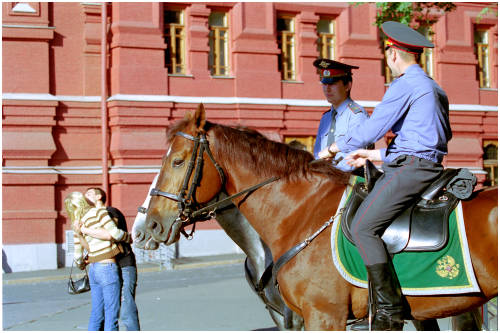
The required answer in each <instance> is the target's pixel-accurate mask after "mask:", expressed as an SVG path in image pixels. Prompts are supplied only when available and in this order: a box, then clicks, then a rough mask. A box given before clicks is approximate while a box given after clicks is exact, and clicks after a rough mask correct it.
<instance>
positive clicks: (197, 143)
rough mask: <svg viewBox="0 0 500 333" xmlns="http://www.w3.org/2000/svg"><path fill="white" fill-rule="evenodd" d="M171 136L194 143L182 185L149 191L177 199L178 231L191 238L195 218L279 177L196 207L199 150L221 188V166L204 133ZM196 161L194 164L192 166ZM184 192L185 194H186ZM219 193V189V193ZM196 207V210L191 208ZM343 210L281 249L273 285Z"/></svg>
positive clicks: (213, 213) (211, 213)
mask: <svg viewBox="0 0 500 333" xmlns="http://www.w3.org/2000/svg"><path fill="white" fill-rule="evenodd" d="M175 135H177V136H180V137H183V138H185V139H187V140H191V141H193V142H194V148H193V153H192V155H191V159H190V161H189V164H188V168H187V170H186V175H185V177H184V180H183V184H182V187H181V190H180V191H179V194H177V195H176V194H174V193H169V192H165V191H161V190H159V189H157V188H153V189H152V190H151V192H150V195H151V196H162V197H165V198H167V199H170V200H174V201H177V204H178V208H179V216H178V217H177V219H176V220H180V221H181V222H182V227H181V233H182V234H183V235H184V236H185V237H186V238H188V239H190V238H192V236H193V233H194V231H195V228H196V222H198V221H205V220H209V219H212V218H215V217H216V211H217V210H218V209H220V208H221V207H222V206H223V205H225V204H227V203H228V202H231V200H233V199H234V198H237V197H239V196H242V195H243V194H246V193H251V192H253V191H255V190H257V189H259V188H261V187H263V186H265V185H267V184H270V183H272V182H274V181H276V180H278V179H279V178H280V177H277V176H274V177H271V178H268V179H266V180H265V181H263V182H261V183H258V184H256V185H253V186H251V187H249V188H246V189H244V190H242V191H240V192H238V193H235V194H233V195H230V196H228V197H226V198H224V199H222V200H219V201H217V202H215V203H213V204H210V205H208V206H205V207H202V208H198V207H199V204H198V203H197V202H196V200H195V198H194V193H195V191H196V187H197V186H198V185H199V184H200V180H201V177H202V168H203V166H202V163H203V153H204V152H206V153H207V155H208V157H209V158H210V161H211V162H212V163H213V165H214V167H215V168H216V170H217V172H218V173H219V176H220V179H221V188H222V189H223V188H224V185H225V181H226V176H225V174H224V170H223V169H222V168H221V166H220V165H219V164H218V163H217V162H216V161H215V159H214V157H213V154H212V152H211V150H210V146H209V144H208V140H207V137H206V134H205V133H203V132H200V133H198V136H196V137H194V136H192V135H189V134H186V133H184V132H177V133H176V134H175ZM318 162H319V161H318V160H313V161H311V162H309V163H310V164H314V163H318ZM195 163H196V165H195ZM193 170H194V177H193V181H192V182H191V185H189V179H190V178H191V175H192V174H193ZM186 191H187V193H186ZM219 193H220V192H219ZM195 208H196V209H195ZM342 212H343V209H340V210H339V212H338V213H337V214H335V215H334V216H331V217H330V219H329V220H328V221H326V222H325V223H324V224H323V225H322V226H321V227H320V228H319V229H318V230H316V232H314V233H313V234H312V235H311V236H309V237H307V238H306V239H305V240H304V241H303V242H301V243H299V244H297V245H296V246H294V247H292V248H291V249H290V250H288V251H287V252H285V253H284V254H283V255H282V256H281V257H280V258H278V260H277V261H276V264H274V265H273V268H272V279H273V284H274V285H276V284H277V275H278V272H279V270H280V269H281V268H282V267H283V266H284V265H285V264H286V263H288V262H289V261H290V260H291V259H292V258H293V257H295V256H296V255H297V254H298V253H299V252H300V251H302V250H303V249H305V248H306V247H307V246H308V245H309V244H310V243H311V242H312V241H313V240H314V239H315V238H316V237H317V236H318V235H319V234H320V233H322V232H323V231H324V230H325V229H326V228H328V227H329V226H330V225H331V224H332V223H333V222H334V220H335V219H336V218H337V216H339V215H340V214H342ZM190 224H193V228H192V229H191V232H190V233H189V234H187V233H186V232H185V230H184V227H185V226H188V225H190Z"/></svg>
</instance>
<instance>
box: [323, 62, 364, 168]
mask: <svg viewBox="0 0 500 333" xmlns="http://www.w3.org/2000/svg"><path fill="white" fill-rule="evenodd" d="M313 65H314V66H315V67H316V68H317V69H318V70H319V76H320V82H321V83H322V87H323V93H324V95H325V98H326V99H327V101H328V102H329V103H330V104H331V105H332V106H331V107H330V110H328V111H327V112H325V113H324V114H323V116H322V117H321V120H320V122H319V127H318V134H317V135H316V142H315V143H314V157H315V158H318V153H319V152H320V151H321V150H323V149H324V148H325V147H326V146H327V145H330V144H332V143H333V142H335V141H338V140H339V139H340V138H341V137H343V136H345V134H346V133H347V130H348V129H349V128H350V127H356V126H357V125H358V124H360V123H361V122H363V121H365V120H366V119H368V113H367V112H366V111H365V110H364V109H363V107H362V106H360V105H359V104H357V103H355V102H354V101H353V100H352V99H351V97H350V95H351V87H352V72H351V70H352V69H357V68H359V67H357V66H351V65H347V64H343V63H341V62H338V61H334V60H330V59H317V60H316V61H314V63H313ZM346 155H347V154H346V153H345V152H339V153H338V154H336V155H335V158H334V159H333V164H334V165H335V167H336V168H338V169H340V170H342V171H345V172H350V171H352V170H354V169H355V167H354V166H352V165H349V164H347V161H346V160H344V157H345V156H346Z"/></svg>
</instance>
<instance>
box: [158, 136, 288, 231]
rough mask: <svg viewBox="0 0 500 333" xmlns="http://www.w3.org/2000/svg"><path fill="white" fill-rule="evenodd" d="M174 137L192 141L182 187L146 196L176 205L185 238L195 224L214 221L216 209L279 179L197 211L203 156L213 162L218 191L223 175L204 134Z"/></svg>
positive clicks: (222, 185)
mask: <svg viewBox="0 0 500 333" xmlns="http://www.w3.org/2000/svg"><path fill="white" fill-rule="evenodd" d="M175 135H177V136H180V137H183V138H185V139H187V140H191V141H193V142H194V147H193V153H192V155H191V159H190V160H189V164H188V167H187V169H186V175H185V176H184V180H183V183H182V187H181V189H180V191H179V193H178V194H175V193H170V192H165V191H162V190H160V189H158V188H156V187H155V188H153V189H151V192H150V195H151V196H162V197H165V198H167V199H170V200H173V201H176V202H177V206H178V210H179V216H178V217H177V220H180V221H181V222H182V228H181V233H182V234H183V235H184V236H185V237H186V238H192V235H193V233H194V231H195V228H196V222H199V221H206V220H209V219H212V218H215V217H216V211H217V210H218V209H220V208H221V207H222V206H223V205H225V204H227V203H228V202H230V201H231V200H232V199H234V198H237V197H239V196H241V195H243V194H246V193H250V192H253V191H255V190H257V189H259V188H261V187H262V186H265V185H267V184H269V183H272V182H274V181H276V180H278V179H279V177H276V176H275V177H271V178H268V179H266V180H265V181H263V182H261V183H258V184H256V185H253V186H251V187H249V188H247V189H244V190H242V191H240V192H238V193H236V194H233V195H231V196H228V197H226V198H224V199H222V200H219V201H217V202H215V203H213V204H210V205H208V206H205V207H202V208H198V207H199V206H200V205H199V204H198V203H197V202H196V199H195V197H194V195H195V191H196V187H198V186H199V184H200V180H201V177H202V168H203V165H202V164H203V153H207V155H208V157H209V158H210V161H211V162H212V163H213V165H214V167H215V169H216V170H217V172H218V173H219V177H220V179H221V188H224V185H225V181H226V176H225V174H224V170H223V169H222V168H221V166H220V165H219V164H218V163H217V162H216V161H215V159H214V157H213V154H212V151H211V150H210V146H209V144H208V140H207V137H206V134H205V133H199V134H198V135H197V136H196V137H195V136H192V135H189V134H186V133H184V132H177V133H175ZM193 171H194V176H193V180H192V182H191V185H190V184H189V179H190V178H191V175H192V174H193ZM219 193H220V192H219ZM191 224H193V228H192V229H191V232H190V233H189V234H187V233H186V232H185V231H184V227H185V226H188V225H191Z"/></svg>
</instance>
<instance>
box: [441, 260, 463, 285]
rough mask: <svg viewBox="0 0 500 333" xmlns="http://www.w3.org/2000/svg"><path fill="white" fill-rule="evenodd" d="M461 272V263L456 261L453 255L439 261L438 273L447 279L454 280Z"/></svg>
mask: <svg viewBox="0 0 500 333" xmlns="http://www.w3.org/2000/svg"><path fill="white" fill-rule="evenodd" d="M459 272H460V265H459V264H456V263H455V259H454V258H453V257H452V256H444V257H443V258H441V259H439V260H438V262H437V267H436V273H437V274H438V275H439V276H440V277H442V278H445V279H450V280H453V279H454V278H456V277H457V276H458V273H459Z"/></svg>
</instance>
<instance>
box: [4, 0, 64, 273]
mask: <svg viewBox="0 0 500 333" xmlns="http://www.w3.org/2000/svg"><path fill="white" fill-rule="evenodd" d="M2 6H3V13H2V16H3V17H2V19H3V22H2V23H3V27H2V34H3V35H2V45H3V50H2V51H3V54H2V56H3V62H2V63H3V67H2V68H3V75H2V76H3V96H4V98H3V101H2V104H3V105H2V118H3V119H2V126H3V128H2V140H3V143H2V150H3V157H2V164H3V182H2V184H3V186H2V204H3V206H2V208H3V221H2V241H3V249H2V252H3V253H2V254H3V255H5V257H4V263H6V264H7V265H8V267H9V269H10V270H12V271H26V270H33V269H50V268H56V267H57V247H56V244H55V243H56V242H55V238H56V231H55V229H56V217H57V213H56V211H55V210H54V207H55V202H54V184H55V182H56V180H57V176H56V175H54V174H50V173H48V172H47V171H45V172H43V171H42V172H40V170H43V169H44V167H46V166H47V165H48V160H49V159H50V158H51V156H52V154H53V153H54V152H55V150H56V145H55V142H54V139H53V137H52V127H53V126H54V125H55V120H54V116H55V114H56V106H57V102H56V101H53V100H51V96H50V95H49V92H50V87H49V84H50V73H49V43H50V41H51V40H52V39H53V38H54V29H53V28H51V27H49V26H48V24H49V20H48V4H47V3H12V2H9V3H3V4H2ZM34 55H36V61H33V56H34ZM37 99H40V100H37ZM20 198H23V199H22V200H20Z"/></svg>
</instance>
